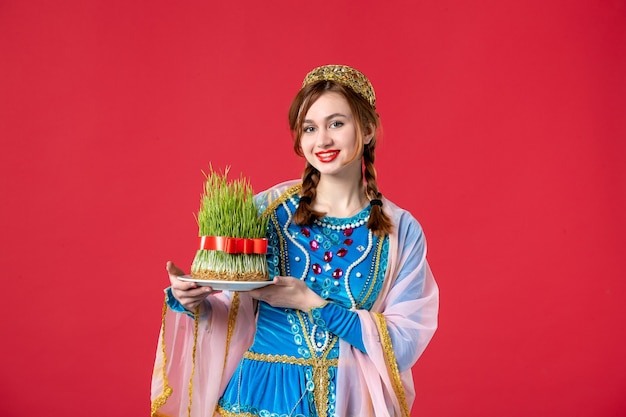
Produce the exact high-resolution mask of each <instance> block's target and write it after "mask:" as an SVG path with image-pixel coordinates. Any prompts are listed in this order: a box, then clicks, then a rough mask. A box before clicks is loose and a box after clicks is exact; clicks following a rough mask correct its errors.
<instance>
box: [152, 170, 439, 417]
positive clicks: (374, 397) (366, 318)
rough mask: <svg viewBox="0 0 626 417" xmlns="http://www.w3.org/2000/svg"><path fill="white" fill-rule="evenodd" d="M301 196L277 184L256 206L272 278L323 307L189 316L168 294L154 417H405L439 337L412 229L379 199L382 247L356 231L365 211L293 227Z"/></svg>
mask: <svg viewBox="0 0 626 417" xmlns="http://www.w3.org/2000/svg"><path fill="white" fill-rule="evenodd" d="M299 190H300V185H299V182H298V181H287V182H284V183H282V184H278V185H276V186H275V187H272V188H270V189H269V190H267V191H266V192H264V193H261V194H260V195H259V196H258V197H257V202H258V204H259V206H260V209H261V210H265V209H266V208H267V209H268V211H267V212H268V213H269V214H270V226H269V232H268V238H269V240H270V245H269V253H268V265H269V267H270V273H271V275H272V276H276V275H280V276H292V277H295V278H297V279H301V280H303V281H304V282H306V284H307V285H308V286H309V288H311V289H312V290H313V291H315V292H316V293H317V294H319V295H320V296H321V297H322V298H324V299H326V300H327V301H328V302H327V303H326V304H325V305H323V306H320V307H317V308H313V309H311V310H310V311H302V310H298V309H285V308H273V307H271V306H269V305H268V304H266V303H263V302H257V301H256V300H254V299H252V298H251V297H250V296H249V295H248V294H247V293H246V292H242V293H238V292H230V291H224V292H222V293H220V294H213V295H211V296H209V297H207V298H206V299H205V300H204V303H203V305H202V306H201V307H202V308H201V310H200V312H199V314H196V315H194V314H192V313H189V312H187V311H186V310H185V309H184V308H183V307H182V305H180V304H179V303H178V301H177V300H176V299H175V298H174V297H173V296H172V293H171V289H167V290H166V297H165V304H164V307H163V310H162V324H161V331H160V334H159V345H158V349H157V352H156V358H155V366H154V373H153V378H152V387H151V416H152V417H182V416H189V415H191V416H192V417H196V416H213V415H215V414H216V413H219V414H220V415H221V416H223V417H228V416H233V415H243V416H256V415H258V416H267V417H286V416H296V415H297V416H320V417H321V416H337V417H391V416H394V417H395V416H403V417H409V415H410V408H411V405H412V404H413V401H414V398H415V391H414V388H413V377H412V373H411V367H412V366H413V364H415V362H416V361H417V359H418V358H419V356H420V355H421V353H422V352H423V351H424V349H425V348H426V346H427V345H428V343H429V341H430V339H431V338H432V335H433V333H434V332H435V329H436V328H437V312H438V295H439V291H438V288H437V284H436V282H435V280H434V278H433V276H432V273H431V271H430V268H429V266H428V262H427V260H426V240H425V238H424V235H423V232H422V229H421V227H420V225H419V223H418V222H417V221H416V220H415V218H413V216H412V215H411V214H410V213H409V212H407V211H406V210H403V209H402V208H400V207H398V206H396V205H395V204H393V203H392V202H391V201H389V200H386V199H384V198H383V199H382V200H383V209H384V210H385V212H386V214H388V215H389V217H390V218H391V219H392V222H393V225H394V226H393V231H392V233H390V234H389V235H388V236H385V237H383V238H378V237H376V236H375V235H374V234H372V233H370V231H369V229H367V227H366V223H367V219H368V217H369V214H370V208H369V207H367V208H365V209H364V210H362V211H361V212H360V213H358V214H356V215H355V216H353V217H350V218H346V219H339V218H331V217H328V216H326V217H323V218H321V219H319V221H316V222H315V223H314V224H312V225H310V226H299V225H296V224H294V223H293V222H292V216H293V214H294V212H295V210H296V208H297V205H298V204H299V201H300V199H299V197H298V192H299ZM180 313H184V314H180Z"/></svg>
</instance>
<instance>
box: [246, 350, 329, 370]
mask: <svg viewBox="0 0 626 417" xmlns="http://www.w3.org/2000/svg"><path fill="white" fill-rule="evenodd" d="M243 357H244V358H246V359H250V360H253V361H260V362H270V363H284V364H287V365H300V366H315V365H316V364H317V361H318V358H296V357H294V356H289V355H272V354H267V353H256V352H250V351H247V352H246V353H244V354H243ZM326 362H327V363H328V366H337V365H338V363H339V361H338V359H326Z"/></svg>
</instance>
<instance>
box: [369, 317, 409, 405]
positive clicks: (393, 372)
mask: <svg viewBox="0 0 626 417" xmlns="http://www.w3.org/2000/svg"><path fill="white" fill-rule="evenodd" d="M374 318H375V321H376V327H378V334H379V335H380V340H381V342H382V345H383V353H384V355H385V362H386V363H387V370H388V371H389V375H390V376H391V382H392V384H393V389H394V391H395V392H396V396H397V397H398V401H399V402H400V408H401V409H402V416H403V417H409V414H410V412H409V406H408V404H407V401H406V394H405V392H404V387H403V385H402V380H401V379H400V371H399V369H398V362H397V360H396V355H395V353H394V352H393V346H392V344H391V337H390V336H389V331H388V329H387V321H386V320H385V316H384V315H383V314H382V313H374Z"/></svg>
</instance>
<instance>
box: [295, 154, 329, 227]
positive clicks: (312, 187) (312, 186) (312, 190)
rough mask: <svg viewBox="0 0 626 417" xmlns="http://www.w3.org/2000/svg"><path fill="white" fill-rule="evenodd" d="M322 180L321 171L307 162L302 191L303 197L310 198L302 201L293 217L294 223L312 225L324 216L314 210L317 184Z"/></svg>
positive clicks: (303, 174)
mask: <svg viewBox="0 0 626 417" xmlns="http://www.w3.org/2000/svg"><path fill="white" fill-rule="evenodd" d="M319 180H320V176H319V171H318V170H317V169H315V168H314V167H313V165H311V164H309V163H308V162H307V164H306V168H305V169H304V172H303V173H302V190H301V191H300V194H301V197H308V198H305V199H301V200H300V204H299V205H298V208H297V209H296V212H295V213H294V215H293V221H294V223H295V224H299V225H305V224H307V225H310V224H312V223H313V220H315V219H318V218H320V217H322V216H323V213H320V212H317V211H314V210H313V209H312V205H313V200H315V195H316V193H317V183H318V182H319Z"/></svg>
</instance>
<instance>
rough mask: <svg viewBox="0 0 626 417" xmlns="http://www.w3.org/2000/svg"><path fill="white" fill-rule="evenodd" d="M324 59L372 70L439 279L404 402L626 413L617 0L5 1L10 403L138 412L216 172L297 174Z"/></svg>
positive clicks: (434, 412)
mask: <svg viewBox="0 0 626 417" xmlns="http://www.w3.org/2000/svg"><path fill="white" fill-rule="evenodd" d="M328 63H342V64H350V65H353V66H355V67H357V68H359V69H361V70H362V71H363V72H365V73H366V74H367V75H368V76H369V77H370V79H371V81H372V82H373V84H374V86H375V88H376V92H377V95H378V102H379V111H380V114H381V117H382V121H383V126H384V137H383V139H382V142H381V145H380V151H379V153H378V160H377V167H378V170H379V176H380V185H381V188H382V190H383V192H384V193H385V194H386V196H387V197H389V198H391V199H392V200H394V201H395V202H397V203H398V204H400V205H402V206H404V207H406V208H408V209H409V210H411V211H412V212H413V213H414V215H415V216H416V217H417V218H418V219H419V220H420V221H421V223H422V225H423V227H424V229H425V231H426V234H427V237H428V239H429V249H430V250H429V259H430V263H431V265H432V269H433V271H434V273H435V276H436V278H437V280H438V283H439V285H440V288H441V314H440V329H439V331H438V332H437V333H436V335H435V337H434V339H433V341H432V343H431V345H430V346H429V347H428V349H427V350H426V352H425V354H424V356H423V357H422V359H421V360H420V362H419V363H418V364H417V366H416V367H415V369H414V375H415V380H416V383H417V400H416V404H415V406H414V408H413V415H415V416H418V415H419V416H430V417H436V416H446V417H447V416H477V417H485V416H509V417H515V416H520V417H521V416H589V417H592V416H593V417H603V416H624V415H626V396H625V395H624V394H625V392H626V390H625V387H626V361H624V351H625V346H624V339H625V338H626V331H625V330H626V328H625V327H626V324H625V323H626V320H625V315H626V314H625V313H626V307H625V303H624V296H625V290H626V283H625V279H624V278H625V277H626V274H625V273H626V265H625V262H624V253H625V252H626V237H625V236H626V216H625V213H626V122H625V116H626V81H625V79H626V76H625V74H626V3H625V2H624V1H618V0H613V1H610V0H606V1H600V0H586V1H576V0H562V1H559V0H554V1H549V0H548V1H539V0H531V1H502V0H486V1H461V0H439V1H418V2H412V1H386V2H375V1H351V2H343V1H326V0H323V1H318V2H315V3H310V2H309V3H305V2H298V1H291V0H279V1H272V2H260V1H247V2H241V1H238V2H219V3H218V2H206V1H204V2H201V1H184V2H166V1H134V2H131V1H119V0H114V1H79V0H74V1H58V2H43V1H27V2H18V1H8V0H4V1H0V137H1V140H2V149H1V151H0V187H1V188H0V195H1V197H0V198H1V201H2V203H1V210H2V212H1V216H0V234H1V238H0V239H1V242H0V243H1V247H0V257H1V258H0V260H1V265H2V272H3V273H2V281H3V285H2V290H3V292H4V294H3V297H2V298H3V301H2V307H1V308H2V319H1V320H2V321H1V323H2V328H1V330H2V343H0V360H1V361H2V364H1V366H0V375H1V379H0V415H2V416H6V417H18V416H28V417H30V416H36V415H52V416H85V415H88V416H96V417H98V416H107V417H109V416H140V415H148V412H149V411H148V410H149V399H148V396H149V382H150V376H151V370H152V361H153V358H154V352H155V349H156V339H157V333H158V329H159V324H160V311H161V303H162V288H163V287H165V286H166V284H167V277H166V275H165V273H164V265H165V261H166V260H168V259H172V260H174V261H175V262H177V263H178V264H180V265H182V266H185V267H187V266H188V265H189V264H190V262H191V260H192V257H193V254H194V251H195V244H196V239H195V236H196V233H197V229H196V225H195V222H194V218H193V213H194V212H195V211H196V210H197V205H198V202H199V195H200V191H201V186H202V179H203V177H202V174H201V170H203V169H206V168H207V166H208V164H209V163H212V164H213V165H214V166H216V167H224V166H226V165H231V166H232V170H233V172H236V173H238V172H243V173H244V174H245V175H246V176H249V177H250V178H251V179H252V182H253V185H254V187H255V188H256V189H257V190H259V191H260V190H261V189H263V188H266V187H268V186H270V185H272V184H273V183H276V182H279V181H282V180H284V179H288V178H294V177H298V176H299V173H300V170H301V168H302V165H303V163H302V161H301V160H300V159H298V158H297V157H296V156H294V155H293V153H292V150H291V142H290V137H289V133H288V129H287V121H286V113H287V108H288V106H289V103H290V101H291V99H292V98H293V96H294V94H295V93H296V91H297V90H298V88H299V85H300V82H301V79H302V78H303V76H304V74H305V73H306V72H307V71H308V70H310V69H311V68H313V67H315V66H318V65H322V64H328Z"/></svg>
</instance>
